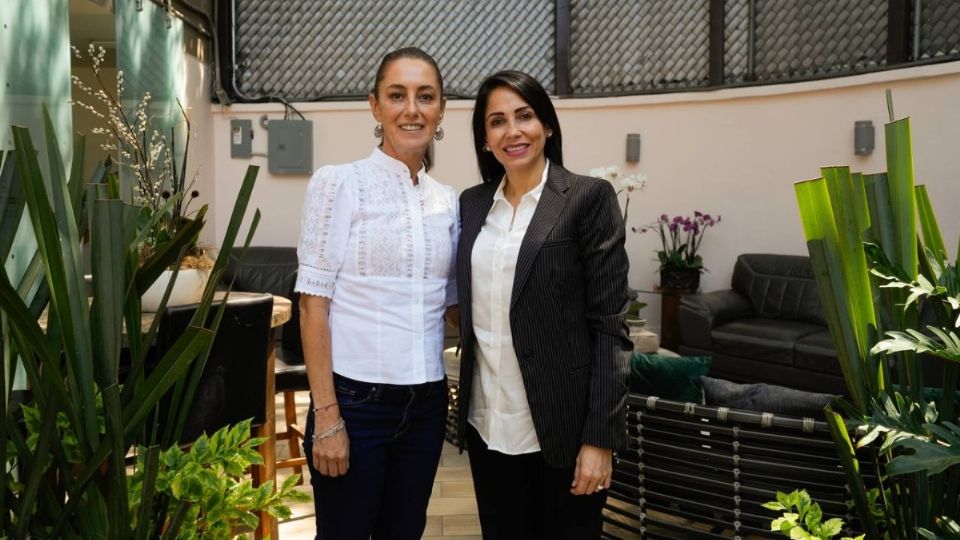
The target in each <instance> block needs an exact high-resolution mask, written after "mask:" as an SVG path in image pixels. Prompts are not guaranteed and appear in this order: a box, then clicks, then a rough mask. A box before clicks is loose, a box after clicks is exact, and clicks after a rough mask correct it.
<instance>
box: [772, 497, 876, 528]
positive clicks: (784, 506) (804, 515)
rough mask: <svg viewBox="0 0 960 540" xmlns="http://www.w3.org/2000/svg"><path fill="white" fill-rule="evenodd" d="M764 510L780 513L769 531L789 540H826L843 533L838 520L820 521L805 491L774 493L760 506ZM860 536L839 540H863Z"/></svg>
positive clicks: (820, 518) (819, 510) (816, 509)
mask: <svg viewBox="0 0 960 540" xmlns="http://www.w3.org/2000/svg"><path fill="white" fill-rule="evenodd" d="M763 507H764V508H766V509H767V510H774V511H778V512H783V514H782V515H781V516H780V517H778V518H776V519H774V520H773V521H772V522H771V523H770V530H771V531H780V533H781V534H783V535H784V536H786V537H788V538H791V539H792V540H829V539H830V538H833V537H834V536H837V535H838V534H840V533H841V532H842V531H843V527H844V523H843V520H842V519H840V518H831V519H828V520H827V521H823V511H822V510H821V509H820V505H819V504H817V503H815V502H813V500H812V499H810V495H809V494H808V493H807V490H805V489H804V490H799V491H793V492H791V493H783V492H781V491H778V492H777V500H776V501H771V502H768V503H764V505H763ZM863 538H864V536H863V535H862V534H861V535H860V536H857V537H849V536H844V537H843V538H842V540H863Z"/></svg>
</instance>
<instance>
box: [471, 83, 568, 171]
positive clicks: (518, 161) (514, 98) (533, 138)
mask: <svg viewBox="0 0 960 540" xmlns="http://www.w3.org/2000/svg"><path fill="white" fill-rule="evenodd" d="M484 133H485V135H486V146H488V147H489V148H490V151H491V152H493V155H494V157H496V158H497V161H499V162H500V163H501V164H502V165H503V168H504V169H506V172H507V175H508V176H510V175H511V171H515V172H520V171H527V170H530V169H532V168H534V167H539V166H540V165H542V164H543V162H544V159H545V158H544V155H543V147H544V145H545V144H546V141H547V137H549V136H550V134H551V133H550V130H549V129H548V128H547V127H546V126H544V125H543V123H542V122H541V121H540V119H539V118H537V114H536V113H535V112H534V111H533V107H531V106H530V104H529V103H527V102H526V101H524V99H523V98H522V97H520V94H518V93H516V92H514V91H513V90H511V89H510V88H507V87H502V86H501V87H499V88H495V89H494V90H493V91H491V92H490V96H489V97H488V98H487V110H486V117H485V119H484Z"/></svg>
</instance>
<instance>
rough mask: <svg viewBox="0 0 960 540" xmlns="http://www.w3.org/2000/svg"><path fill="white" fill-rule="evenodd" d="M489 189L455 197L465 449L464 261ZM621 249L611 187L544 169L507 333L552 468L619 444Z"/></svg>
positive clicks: (470, 346) (622, 432)
mask: <svg viewBox="0 0 960 540" xmlns="http://www.w3.org/2000/svg"><path fill="white" fill-rule="evenodd" d="M496 189H497V182H487V183H484V184H482V185H479V186H475V187H472V188H470V189H468V190H466V191H464V192H463V194H462V195H461V196H460V217H461V224H462V226H461V232H460V242H459V246H458V250H457V286H458V293H459V294H458V298H459V301H460V335H461V338H462V341H463V349H462V353H461V363H460V399H459V406H460V413H459V419H460V420H459V422H460V433H461V436H460V441H464V440H465V434H466V419H467V416H468V414H469V410H470V397H471V396H470V393H471V386H472V382H473V373H474V361H475V352H474V347H475V345H476V339H475V337H474V336H473V335H472V332H473V330H472V329H473V323H472V321H471V315H470V314H471V310H472V309H471V295H470V289H471V287H470V278H471V265H470V256H471V252H472V250H473V244H474V241H475V240H476V238H477V234H478V233H479V232H480V228H481V227H482V226H483V222H484V220H485V219H486V216H487V213H488V212H489V211H490V207H491V205H492V203H493V194H494V192H495V191H496ZM623 244H624V227H623V221H622V219H621V217H620V208H619V206H618V205H617V198H616V193H615V192H614V190H613V187H612V186H611V185H610V183H609V182H606V181H604V180H599V179H596V178H590V177H586V176H579V175H575V174H572V173H570V172H568V171H566V170H565V169H563V168H562V167H560V166H558V165H555V164H552V163H551V165H550V172H549V177H548V179H547V185H546V187H545V189H544V190H543V195H542V196H541V198H540V202H539V204H538V205H537V210H536V212H535V213H534V215H533V219H532V220H531V222H530V226H529V227H528V229H527V234H526V236H525V237H524V239H523V243H522V244H521V247H520V254H519V256H518V258H517V272H516V277H515V279H514V286H513V299H512V303H511V306H510V325H511V331H512V333H513V345H514V349H515V350H516V352H517V358H518V359H519V361H520V371H521V374H522V376H523V383H524V387H525V388H526V390H527V398H528V400H529V402H530V410H531V412H532V414H533V422H534V426H535V427H536V431H537V438H538V439H539V441H540V448H541V449H542V452H543V458H544V460H545V461H546V462H547V463H548V464H550V465H551V466H554V467H573V466H574V464H575V461H576V457H577V453H578V452H579V450H580V446H581V445H582V444H591V445H594V446H599V447H603V448H613V449H618V448H622V447H625V446H626V444H627V437H626V396H627V388H628V386H627V382H628V377H629V372H630V370H629V351H630V350H632V343H631V342H630V340H629V339H628V338H627V335H628V332H627V327H626V323H625V322H624V315H625V313H626V308H627V300H628V296H627V270H628V261H627V254H626V251H625V250H624V247H623ZM461 444H462V443H461Z"/></svg>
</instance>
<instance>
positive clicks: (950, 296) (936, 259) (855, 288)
mask: <svg viewBox="0 0 960 540" xmlns="http://www.w3.org/2000/svg"><path fill="white" fill-rule="evenodd" d="M887 101H888V108H889V110H890V120H891V121H890V123H889V124H887V125H886V128H885V140H886V160H887V172H886V173H879V174H860V173H851V171H850V169H849V168H847V167H826V168H824V169H822V170H821V172H822V177H821V178H818V179H815V180H809V181H805V182H800V183H798V184H796V194H797V202H798V204H799V207H800V215H801V218H802V221H803V227H804V233H805V236H806V238H807V247H808V250H809V252H810V258H811V263H812V265H813V270H814V274H815V276H816V278H817V284H818V287H819V291H820V298H821V304H822V306H823V310H824V315H825V318H826V319H827V323H828V326H829V328H830V334H831V336H832V338H833V341H834V344H835V346H836V351H837V356H838V360H839V364H840V369H841V372H842V373H843V376H844V379H845V381H846V384H847V389H848V391H849V395H850V399H851V403H849V404H846V405H844V406H843V407H842V408H841V412H843V413H844V415H841V414H840V412H838V411H835V410H833V409H831V408H828V410H827V414H826V419H827V422H828V424H829V425H830V427H831V432H832V434H833V438H834V442H835V444H836V448H837V451H838V455H839V457H840V460H841V463H842V465H843V469H844V472H845V474H846V477H847V480H848V486H849V487H850V492H851V496H852V499H853V502H854V504H855V506H856V509H857V513H858V515H859V518H860V523H861V525H862V527H863V530H864V532H865V533H866V536H867V537H868V538H890V539H914V538H919V537H924V538H933V537H938V536H939V537H942V538H960V535H958V534H957V529H956V520H957V516H958V514H960V504H958V501H960V432H958V430H957V427H956V421H957V406H956V405H957V404H956V390H957V383H958V379H960V364H958V359H960V357H958V355H957V352H958V351H960V347H958V344H960V343H958V341H957V336H956V334H955V328H956V326H957V321H958V314H960V310H958V308H960V297H958V293H960V279H958V276H957V272H956V268H957V265H956V261H953V262H951V261H950V260H949V259H948V256H947V252H946V249H945V246H944V243H943V239H942V237H941V234H940V229H939V226H938V224H937V220H936V216H935V214H934V211H933V207H932V205H931V204H930V199H929V196H928V194H927V191H926V188H925V187H924V186H919V185H914V181H913V178H914V177H913V153H912V149H911V143H910V121H909V119H900V120H894V115H893V106H892V99H891V97H890V94H889V93H888V94H887ZM921 303H924V304H925V306H927V307H928V308H929V311H930V313H931V314H932V317H933V318H934V319H935V323H933V324H930V323H925V324H921V322H920V320H921V317H920V310H919V306H920V304H921ZM921 353H924V354H928V355H932V357H933V358H936V357H939V358H940V359H941V360H942V362H941V363H940V369H941V372H942V380H943V388H942V392H941V393H940V394H939V397H936V398H927V397H925V387H924V380H923V372H922V371H921V369H920V364H921V359H920V358H919V357H918V355H919V354H921ZM895 379H896V380H897V381H898V382H897V383H896V384H894V382H893V381H894V380H895ZM851 433H852V434H851ZM881 436H882V442H880V443H879V444H878V442H879V441H880V440H881V439H880V437H881ZM858 449H861V451H860V453H859V454H858V452H857V450H858ZM864 468H867V469H870V470H875V471H876V472H877V482H878V484H879V485H878V486H876V487H877V489H876V493H877V494H878V497H877V500H876V505H873V504H872V503H871V498H870V496H869V495H868V493H870V490H869V489H868V487H869V486H866V485H865V484H864V480H863V476H862V475H861V471H862V470H863V469H864Z"/></svg>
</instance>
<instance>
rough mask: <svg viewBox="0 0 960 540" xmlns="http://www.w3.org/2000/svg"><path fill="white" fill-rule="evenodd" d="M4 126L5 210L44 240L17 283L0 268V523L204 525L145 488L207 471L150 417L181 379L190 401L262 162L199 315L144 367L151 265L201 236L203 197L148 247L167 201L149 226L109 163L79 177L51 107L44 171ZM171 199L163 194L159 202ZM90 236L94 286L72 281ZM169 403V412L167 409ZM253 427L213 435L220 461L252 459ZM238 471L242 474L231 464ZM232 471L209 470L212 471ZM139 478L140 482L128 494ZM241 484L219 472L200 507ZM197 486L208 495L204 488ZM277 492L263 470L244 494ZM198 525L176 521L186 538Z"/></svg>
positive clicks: (171, 530) (242, 195) (0, 530)
mask: <svg viewBox="0 0 960 540" xmlns="http://www.w3.org/2000/svg"><path fill="white" fill-rule="evenodd" d="M12 131H13V140H14V145H15V152H14V153H12V154H5V155H0V163H2V167H0V179H3V181H2V182H0V195H2V196H3V198H4V200H5V201H6V204H4V205H0V223H3V224H10V223H13V224H16V223H18V222H19V221H20V218H21V216H22V214H23V211H24V209H26V210H27V211H28V213H29V216H30V220H31V222H32V224H33V228H34V236H35V239H36V242H37V246H38V247H37V252H36V254H35V255H34V256H33V258H32V260H31V263H30V265H29V267H28V269H27V272H26V273H25V274H24V275H23V276H22V278H20V279H19V280H18V282H17V283H14V282H12V280H11V276H9V275H8V274H7V273H6V272H3V273H0V313H2V317H0V321H2V324H0V332H2V340H3V351H4V366H5V369H3V370H2V371H0V383H2V389H3V394H2V396H0V397H2V399H0V416H2V417H3V420H2V424H0V425H2V426H3V427H2V428H0V463H2V464H3V467H4V485H3V487H2V488H0V508H3V509H4V511H3V512H0V536H5V537H8V538H28V537H32V538H133V537H136V538H147V537H159V536H163V537H165V538H167V537H169V538H173V537H181V535H180V532H181V531H187V530H188V529H187V527H196V524H197V523H198V522H197V521H196V520H194V521H191V522H187V521H185V518H186V516H189V515H192V514H190V513H189V509H190V506H189V505H187V507H186V508H185V507H184V505H183V504H181V503H180V502H178V503H177V504H154V502H157V501H163V500H167V501H172V499H171V498H170V496H167V495H165V491H164V490H165V489H166V487H164V485H163V481H164V480H163V479H164V478H167V477H173V476H174V475H177V474H178V473H182V472H188V473H189V471H190V470H195V469H196V468H197V466H199V467H200V468H201V469H203V468H205V467H206V465H203V466H201V465H200V463H204V464H210V461H209V460H207V461H204V459H206V458H204V459H200V458H199V457H198V458H197V459H196V460H193V461H191V460H190V459H186V458H182V459H181V458H180V457H178V454H177V453H176V452H177V451H178V450H179V449H178V445H177V444H176V440H177V439H178V438H179V435H178V434H177V433H172V434H171V439H170V440H166V441H158V440H157V438H156V431H157V429H156V426H157V421H158V420H157V418H158V416H159V415H160V414H161V411H160V410H159V409H158V407H159V405H158V404H159V403H161V398H162V397H163V396H164V395H165V394H167V393H168V392H170V391H172V390H174V389H175V390H176V391H178V392H179V393H178V395H180V396H182V398H183V399H182V400H181V401H183V402H185V403H190V402H191V401H192V398H193V395H192V392H193V390H192V389H191V388H189V386H188V385H187V384H186V383H187V379H188V378H189V377H190V376H191V375H192V374H193V373H197V372H198V370H202V369H203V363H204V360H205V358H206V353H207V351H208V350H209V347H210V345H211V343H212V340H213V336H214V335H215V333H216V330H217V325H218V321H219V319H220V317H221V316H222V313H223V311H222V310H223V306H225V305H226V304H225V303H221V304H220V308H219V309H218V310H217V311H216V315H215V316H214V317H213V318H212V322H210V323H208V320H211V319H210V318H209V317H208V315H209V314H211V313H212V312H213V309H214V308H213V306H212V302H213V295H214V289H215V287H214V284H215V283H216V281H217V280H218V279H219V276H220V275H221V274H222V272H223V269H224V267H225V266H226V263H227V258H228V253H229V249H230V247H231V246H232V245H233V244H234V242H235V240H236V238H237V234H238V232H239V228H240V224H241V222H242V220H243V216H244V214H245V212H246V208H247V204H248V202H249V200H250V195H251V192H252V190H253V186H254V183H255V180H256V175H257V168H256V167H250V168H249V169H248V171H247V174H246V176H245V178H244V180H243V183H242V185H241V187H240V189H239V192H238V194H237V198H236V203H235V205H234V209H233V214H232V216H231V219H230V224H229V226H228V227H227V231H226V234H225V235H224V238H223V249H222V251H221V252H220V254H219V256H218V258H217V260H216V262H215V264H214V266H213V268H212V269H211V271H210V272H211V278H212V279H211V281H210V283H209V284H208V285H207V287H206V288H205V290H204V293H203V297H202V299H201V301H200V303H199V305H198V308H197V310H196V316H195V317H194V319H193V321H192V322H191V325H190V327H189V328H188V329H187V330H186V332H184V334H183V335H182V336H181V337H180V338H179V339H178V340H177V342H176V343H175V344H174V345H173V346H172V347H171V348H170V349H169V351H168V352H167V353H166V354H164V355H163V357H162V358H161V359H159V362H158V365H157V367H156V368H155V369H153V370H152V371H151V372H150V373H149V374H146V373H145V372H144V369H143V366H144V361H145V357H146V352H147V349H148V347H149V344H150V343H151V342H152V340H153V336H154V334H155V332H156V329H157V328H156V324H154V326H153V327H151V328H150V329H149V330H148V331H146V332H145V333H144V332H142V331H141V328H140V319H141V309H140V296H141V294H142V293H143V292H144V291H145V290H146V288H148V287H149V286H150V285H151V284H152V282H153V280H155V279H156V277H157V275H159V271H158V270H159V269H162V268H163V267H165V266H166V265H167V264H168V263H166V261H170V260H176V258H177V257H178V256H179V254H180V253H181V252H182V251H183V249H184V248H185V247H186V246H187V245H188V244H189V243H190V241H191V240H192V239H193V238H195V237H196V234H195V231H197V230H199V227H202V224H203V216H204V215H205V211H206V208H205V207H204V208H200V209H199V210H198V211H197V214H196V217H195V218H194V219H193V220H191V223H190V224H189V225H188V226H186V227H183V228H181V229H180V230H179V231H177V233H176V234H175V235H173V236H172V237H171V238H170V240H169V242H168V243H166V244H165V245H163V246H162V247H161V248H160V249H158V250H157V251H156V252H154V253H153V254H152V255H150V256H149V258H147V259H146V260H145V261H142V260H141V245H142V238H143V236H144V235H145V234H146V233H145V232H144V231H146V230H148V229H149V228H150V227H152V226H153V225H154V224H155V222H156V221H159V220H160V219H162V215H161V213H160V212H158V213H154V214H152V215H151V216H150V220H149V221H148V222H147V223H145V224H142V223H139V222H138V218H139V217H140V216H141V215H142V213H141V209H140V208H139V207H137V206H134V205H131V204H128V203H126V202H124V201H122V200H120V199H119V198H117V189H116V184H115V182H113V183H111V182H108V181H104V180H105V179H106V178H107V177H108V171H107V167H104V166H101V167H99V168H98V169H97V172H96V173H95V175H94V179H93V180H94V181H93V182H92V183H91V184H89V185H88V186H85V185H84V181H83V179H82V178H81V176H80V175H81V173H80V171H82V169H83V167H82V162H83V147H84V146H83V140H82V137H78V138H77V141H76V142H75V144H74V162H73V165H72V166H71V167H70V169H69V174H68V173H67V171H66V170H65V168H64V166H63V162H62V158H61V156H60V155H59V150H58V148H59V145H58V143H57V140H56V136H55V135H54V128H53V123H52V122H51V120H50V118H49V115H48V114H46V113H45V135H46V148H47V151H46V153H47V154H48V155H47V158H48V161H49V170H50V172H49V177H48V178H44V177H43V175H42V174H41V172H40V165H39V162H38V155H37V154H38V153H37V151H36V150H35V147H34V145H33V142H32V140H31V137H30V134H29V133H28V131H27V130H26V129H25V128H20V127H14V128H13V130H12ZM170 204H172V203H171V202H169V201H168V202H167V205H170ZM163 209H164V210H166V209H167V206H166V205H165V206H164V207H163ZM258 222H259V212H257V213H256V214H255V215H254V217H253V220H252V223H251V226H250V232H249V233H248V234H247V236H246V238H245V240H244V246H246V245H249V242H250V238H251V237H252V234H253V231H254V230H255V229H256V226H257V223H258ZM15 229H16V227H15V226H14V227H12V228H11V227H3V228H0V248H2V249H3V250H2V251H0V256H2V257H4V258H6V257H7V255H8V253H9V249H10V247H11V245H12V235H13V234H15ZM87 236H89V239H90V249H91V253H92V257H91V258H92V272H93V273H92V276H93V279H92V282H91V293H92V297H91V298H90V299H88V298H87V297H86V296H85V295H83V294H76V293H77V291H82V290H83V286H84V285H83V284H84V276H83V273H82V267H81V261H80V257H79V253H80V245H81V239H82V238H85V237H87ZM47 306H49V307H50V309H49V316H48V319H47V324H46V326H45V329H44V328H43V327H41V325H40V324H39V322H38V317H39V316H40V314H41V312H42V311H43V310H44V309H45V308H46V307H47ZM161 307H162V306H161ZM156 321H158V319H156ZM124 326H125V327H126V332H124ZM124 350H125V352H124ZM122 356H128V357H129V362H130V372H129V373H128V374H127V376H126V378H123V379H121V377H120V373H119V366H120V363H121V362H120V360H121V357H122ZM13 359H18V360H17V361H18V362H19V365H20V366H22V367H23V370H24V372H25V373H26V376H27V380H28V382H29V387H30V391H29V392H28V393H26V394H25V395H24V396H22V400H21V403H20V404H19V405H13V401H11V400H10V396H11V388H12V382H13V381H12V380H10V379H9V378H8V377H7V374H9V373H11V371H10V370H9V369H7V368H9V366H10V364H11V362H12V361H13ZM174 401H175V400H171V402H172V403H171V405H170V407H171V409H170V411H173V407H174V406H175V405H177V403H174ZM167 415H168V417H175V414H174V413H172V412H168V413H167ZM214 437H217V436H216V435H215V436H214ZM248 437H249V426H243V425H242V426H240V427H238V428H235V429H234V430H232V431H230V433H229V435H222V436H220V437H219V438H218V439H217V440H218V441H219V442H217V445H219V450H218V451H216V452H213V455H214V456H219V458H217V459H220V458H224V459H225V460H226V462H227V463H225V464H224V466H225V467H226V466H231V467H235V466H243V463H245V462H246V461H250V460H254V459H259V458H253V457H252V456H251V455H250V454H249V452H248V449H249V448H252V447H253V446H254V445H256V444H258V443H259V441H257V440H253V441H251V440H249V439H248ZM213 440H214V438H211V439H210V441H213ZM212 444H213V443H211V444H208V445H207V449H206V450H207V451H211V452H212V450H210V448H209V446H211V445H212ZM174 448H177V450H173V449H174ZM194 449H195V451H196V452H198V453H199V452H201V451H204V448H203V447H202V446H201V447H199V448H198V447H197V445H196V444H195V445H194ZM193 451H194V450H191V452H193ZM131 452H133V453H134V454H135V455H136V456H137V459H138V465H136V466H135V467H134V468H133V469H131V468H129V467H128V465H127V463H126V458H127V457H128V456H129V455H131ZM175 458H176V459H175ZM244 460H246V461H244ZM221 461H222V460H221ZM189 463H194V464H195V465H196V466H194V465H191V466H190V469H189V470H187V469H181V468H180V466H181V464H182V465H183V466H184V467H186V466H187V464H189ZM211 466H212V465H211ZM231 471H232V472H235V468H234V469H231ZM207 476H209V473H204V474H203V475H198V476H190V475H189V474H188V475H187V477H184V476H183V475H180V476H179V478H182V479H183V482H182V483H181V484H180V486H179V487H178V486H177V484H176V483H175V482H173V481H171V484H170V486H169V487H170V489H171V490H174V491H176V490H178V489H180V487H187V488H189V489H187V492H188V494H189V492H192V489H193V488H194V487H196V484H195V481H196V480H198V479H200V480H202V479H203V478H205V477H207ZM229 476H230V475H221V474H219V473H218V474H217V477H218V479H220V480H222V479H224V478H227V477H229ZM134 479H135V480H136V482H135V483H136V489H135V490H133V492H131V490H130V484H131V482H133V481H134ZM243 485H244V481H243V480H241V479H240V478H239V477H236V476H235V477H232V480H229V481H226V482H223V483H222V484H221V487H222V488H223V490H222V491H218V493H219V494H218V495H211V496H210V497H208V498H207V499H205V500H204V501H203V502H202V505H201V506H202V507H203V508H207V509H209V508H212V507H216V505H215V504H212V503H214V502H216V501H217V500H218V499H217V497H220V496H222V497H229V496H230V494H231V493H237V491H235V490H240V492H245V493H247V494H248V495H249V494H251V492H250V491H249V490H245V488H244V487H243ZM200 487H201V488H202V490H203V491H204V492H205V493H206V492H207V489H208V488H209V487H210V486H207V485H204V486H200ZM287 488H288V486H286V484H285V486H284V487H282V488H281V489H280V492H279V494H280V496H281V498H286V497H289V493H288V492H289V490H288V489H287ZM218 489H219V488H218ZM272 492H273V486H272V485H271V484H270V483H266V484H264V486H263V487H262V488H257V489H256V490H255V493H253V494H252V495H253V496H256V497H257V500H258V504H259V503H264V504H265V505H266V506H265V508H266V509H267V510H268V511H270V512H274V513H275V514H279V515H282V513H283V511H282V507H283V504H282V501H280V500H277V499H275V498H272V497H271V496H270V493H272ZM174 495H176V493H173V494H172V495H171V496H174ZM181 495H182V493H181ZM176 497H177V498H178V499H179V500H180V501H181V502H182V501H183V500H185V499H183V498H182V497H180V495H176ZM211 505H212V506H211ZM185 512H186V514H184V513H185ZM221 518H222V519H224V520H227V521H225V522H226V523H236V524H237V528H234V527H233V526H231V527H230V528H231V529H232V530H239V529H238V528H242V527H244V526H245V524H248V521H249V519H250V518H249V516H247V517H240V518H239V521H236V522H231V521H229V519H232V518H230V517H229V516H221ZM217 519H220V518H217ZM196 536H198V535H194V534H192V533H189V532H184V537H196ZM199 536H200V537H203V536H202V535H199Z"/></svg>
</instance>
